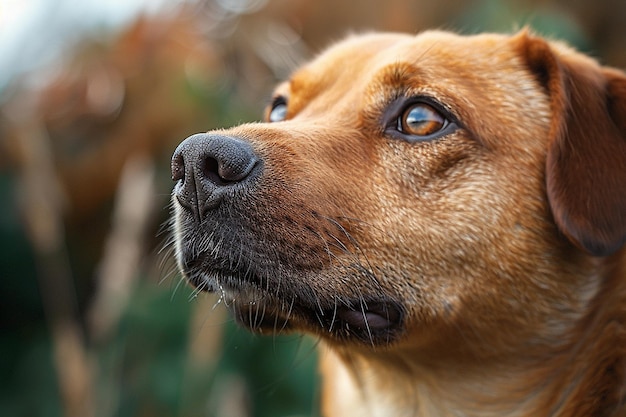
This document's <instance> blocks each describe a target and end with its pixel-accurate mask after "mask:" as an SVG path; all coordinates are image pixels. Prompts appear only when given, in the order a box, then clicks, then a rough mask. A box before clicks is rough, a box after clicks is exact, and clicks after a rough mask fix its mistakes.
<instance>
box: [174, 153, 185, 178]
mask: <svg viewBox="0 0 626 417" xmlns="http://www.w3.org/2000/svg"><path fill="white" fill-rule="evenodd" d="M171 168H172V181H180V180H182V179H184V178H185V160H184V159H183V155H182V154H180V153H179V154H176V155H174V157H173V158H172V167H171Z"/></svg>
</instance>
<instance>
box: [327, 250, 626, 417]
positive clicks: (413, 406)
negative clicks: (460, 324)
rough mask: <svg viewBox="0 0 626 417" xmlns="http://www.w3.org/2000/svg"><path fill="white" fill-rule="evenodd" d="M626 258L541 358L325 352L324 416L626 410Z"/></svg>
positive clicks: (529, 352)
mask: <svg viewBox="0 0 626 417" xmlns="http://www.w3.org/2000/svg"><path fill="white" fill-rule="evenodd" d="M625 258H626V254H625V251H622V254H621V255H619V256H618V257H616V259H619V261H618V262H617V263H616V264H614V267H612V268H610V269H611V270H610V271H608V270H605V272H606V273H605V274H604V275H603V276H602V277H596V279H595V280H594V281H596V282H597V285H596V286H594V288H593V289H591V290H588V291H591V293H592V294H590V296H589V300H588V303H587V307H588V308H587V310H586V312H585V313H584V314H581V315H580V316H579V317H578V318H577V319H573V320H571V321H570V322H567V321H561V322H559V323H558V325H559V326H561V327H562V336H561V337H560V338H558V339H560V340H557V338H555V339H554V340H543V341H542V343H541V345H540V346H538V347H537V348H536V349H532V348H529V347H528V345H526V346H523V347H519V348H518V349H515V348H513V349H512V350H511V351H509V352H507V353H505V354H501V355H498V354H495V355H493V354H490V356H488V357H487V356H483V357H479V356H478V355H476V353H475V352H474V353H471V354H468V355H466V356H463V355H458V351H457V352H456V353H457V355H449V354H447V353H446V352H445V347H442V346H440V347H439V348H438V349H436V350H435V351H434V352H437V351H439V349H442V351H443V352H444V353H442V354H441V355H439V354H437V353H435V354H433V353H432V352H431V353H430V354H427V355H424V354H423V351H421V352H415V351H411V350H394V351H389V352H381V351H378V352H371V351H370V352H368V351H363V352H358V351H357V350H355V349H346V348H339V349H323V351H322V354H321V356H322V367H323V369H322V371H323V374H324V375H325V386H324V389H323V397H324V405H323V407H324V410H323V411H324V413H325V414H324V415H325V416H328V417H335V416H344V415H359V416H372V417H388V416H407V417H409V416H411V417H443V416H455V417H458V416H465V417H471V416H480V417H488V416H499V417H502V416H509V417H518V416H519V417H528V416H535V415H539V414H537V413H538V411H537V410H543V411H542V412H545V410H551V413H550V414H549V415H551V416H559V417H569V416H576V415H594V416H612V415H613V414H612V413H611V410H612V409H614V408H615V407H616V406H617V405H618V404H620V403H622V404H623V403H624V402H626V392H620V391H619V390H620V388H619V387H621V386H624V382H625V381H626V283H624V279H623V277H624V276H626V263H625V262H624V260H625ZM615 265H617V266H615ZM607 280H615V281H619V282H621V284H615V283H613V284H611V285H605V284H607V282H606V281H607ZM605 288H611V289H612V291H611V293H610V294H609V293H607V291H606V290H605ZM616 289H617V291H616ZM600 300H601V301H600ZM566 335H568V336H566ZM462 342H463V341H462V340H457V342H456V345H457V346H458V345H460V344H462ZM448 343H449V344H450V343H454V342H452V341H449V342H448ZM488 349H489V346H484V350H488ZM581 364H582V365H581ZM574 365H577V366H574ZM565 404H567V408H564V407H565V406H564V405H565Z"/></svg>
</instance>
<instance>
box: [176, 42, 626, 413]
mask: <svg viewBox="0 0 626 417" xmlns="http://www.w3.org/2000/svg"><path fill="white" fill-rule="evenodd" d="M276 97H279V100H278V101H276V102H275V103H279V104H280V103H283V102H284V103H285V104H286V108H287V113H286V118H285V120H284V121H277V122H276V123H254V124H245V125H241V126H238V127H235V128H232V129H229V130H221V131H216V132H209V134H207V136H206V138H208V139H203V140H206V141H208V142H207V143H209V142H210V141H213V140H216V139H215V138H216V137H218V136H220V137H223V136H226V137H229V138H237V139H238V140H242V141H245V142H246V143H248V144H249V145H250V146H251V149H253V152H254V155H255V156H256V157H257V158H258V159H259V161H260V162H259V163H258V164H257V166H258V168H257V169H256V170H253V171H251V172H252V173H251V174H250V175H249V177H250V178H249V179H246V180H245V181H244V180H241V183H239V182H238V183H237V184H235V185H232V184H226V185H221V186H222V187H223V189H221V190H220V192H222V191H223V197H221V200H220V201H219V205H216V206H212V208H211V209H210V210H209V211H207V212H206V213H204V212H202V213H200V212H199V211H198V209H197V207H200V203H199V202H197V201H196V202H192V203H190V204H189V203H188V204H187V208H185V207H186V206H185V204H181V203H180V201H181V199H182V198H183V197H184V196H185V195H186V194H184V193H182V192H181V189H182V187H186V186H188V185H185V184H188V183H189V181H190V179H189V178H190V176H193V175H195V176H196V177H195V178H196V182H197V183H198V180H197V176H198V175H201V174H199V173H198V171H194V172H193V173H192V172H191V171H189V170H190V169H191V168H189V165H192V164H191V163H190V162H189V158H190V156H189V155H190V153H189V152H187V150H186V148H185V146H184V143H183V145H181V147H179V150H177V153H176V154H175V157H174V162H173V171H174V172H175V174H174V176H175V179H177V180H178V184H177V188H176V189H175V191H174V207H175V212H176V213H175V218H176V221H175V233H176V241H177V243H176V245H177V256H178V261H179V264H180V266H181V269H182V270H183V272H184V273H185V274H186V275H187V276H188V277H189V278H190V279H191V280H192V281H193V282H194V283H195V284H196V285H199V286H200V287H201V288H204V289H208V290H215V291H219V292H220V293H221V295H222V298H223V301H224V302H225V303H226V304H227V305H229V306H231V308H232V309H233V311H234V314H235V317H236V318H237V319H238V321H239V322H240V323H241V324H243V325H244V326H247V327H249V328H250V329H251V330H254V331H258V332H271V331H278V332H280V331H302V332H306V333H310V334H312V335H315V336H316V337H319V338H320V339H321V341H322V343H321V344H322V347H321V358H322V363H321V370H322V374H323V378H324V388H323V412H324V414H325V416H328V417H337V416H377V417H399V416H407V417H408V416H422V417H426V416H428V417H434V416H483V417H485V416H511V417H513V416H558V417H573V416H598V417H600V416H606V417H609V416H611V417H617V416H626V249H624V243H625V239H626V75H625V74H624V73H623V72H621V71H618V70H615V69H609V68H606V67H602V66H600V65H598V64H597V63H596V62H595V61H594V60H592V59H590V58H588V57H585V56H583V55H582V54H579V53H577V52H575V51H573V50H572V49H570V48H569V47H567V46H564V45H563V44H560V43H556V42H550V41H546V40H544V39H543V38H540V37H537V36H534V35H532V34H530V33H529V32H528V31H523V32H521V33H519V34H517V35H514V36H504V35H478V36H471V37H462V36H457V35H453V34H450V33H445V32H426V33H423V34H421V35H419V36H417V37H413V36H408V35H399V34H371V35H362V36H355V37H352V38H349V39H347V40H345V41H343V42H341V43H339V44H337V45H335V46H333V47H332V48H330V49H329V50H328V51H326V52H324V53H323V54H322V55H320V56H319V57H318V58H317V59H315V60H314V61H313V62H311V63H309V64H307V65H306V66H304V67H303V68H302V69H300V70H298V71H297V72H296V73H295V74H294V75H293V77H292V80H291V81H290V82H286V83H284V84H282V85H281V86H279V87H278V88H277V90H276ZM414 103H426V104H428V105H434V106H435V108H436V109H437V110H438V111H439V112H440V113H441V114H443V115H444V116H445V117H446V118H447V120H448V124H447V125H446V126H448V128H446V129H442V130H441V131H440V132H437V133H436V134H435V135H434V136H432V137H428V138H417V137H415V136H411V135H407V134H406V132H403V131H399V128H398V126H399V125H398V119H399V118H402V115H403V114H404V113H403V110H404V109H406V108H408V107H410V106H411V105H412V104H414ZM270 112H271V109H268V113H267V115H266V118H268V119H269V117H270ZM220 140H221V139H220ZM194 149H195V148H194ZM183 160H184V164H183V163H182V162H181V161H183ZM218 162H219V163H220V164H221V163H222V161H218ZM220 167H221V165H220ZM183 169H186V170H187V171H185V174H184V175H183V174H181V173H180V171H181V170H183ZM220 169H221V168H220ZM191 170H193V169H191ZM203 172H204V171H203ZM219 172H221V171H219ZM238 181H239V179H238ZM196 186H197V185H196ZM228 187H231V188H228ZM190 207H191V208H190ZM194 210H195V211H196V213H195V215H192V214H193V213H191V212H192V211H194ZM203 216H204V217H203Z"/></svg>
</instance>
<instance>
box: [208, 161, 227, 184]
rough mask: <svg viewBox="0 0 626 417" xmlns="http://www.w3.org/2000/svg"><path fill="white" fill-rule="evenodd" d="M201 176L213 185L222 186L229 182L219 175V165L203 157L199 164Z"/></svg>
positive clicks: (217, 162)
mask: <svg viewBox="0 0 626 417" xmlns="http://www.w3.org/2000/svg"><path fill="white" fill-rule="evenodd" d="M201 170H202V176H203V177H204V178H206V179H208V180H210V181H212V182H213V183H215V184H218V185H222V184H225V183H227V182H229V181H228V180H227V179H225V178H223V177H222V176H221V175H220V163H219V161H218V160H217V159H215V158H212V157H210V156H207V157H205V158H204V159H203V160H202V162H201Z"/></svg>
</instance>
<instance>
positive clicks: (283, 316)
mask: <svg viewBox="0 0 626 417" xmlns="http://www.w3.org/2000/svg"><path fill="white" fill-rule="evenodd" d="M200 264H201V262H199V261H196V262H195V263H192V265H193V267H192V268H189V267H188V268H186V274H185V275H186V277H187V279H188V280H189V282H190V283H191V284H193V285H194V286H196V287H197V288H198V289H199V290H202V291H207V292H216V293H218V295H219V296H220V300H221V301H223V302H224V304H225V305H227V306H228V307H229V308H230V309H231V311H232V312H233V316H234V317H235V320H236V321H237V323H238V324H240V325H241V326H243V327H246V328H248V329H249V330H251V331H253V332H256V333H262V334H266V333H281V332H290V331H305V332H310V333H314V334H316V335H319V336H322V337H324V338H326V339H329V340H334V341H338V342H344V343H345V342H357V343H364V344H367V345H372V346H373V345H388V344H390V343H392V342H393V341H394V340H396V338H397V337H398V336H399V334H400V333H401V330H402V321H403V316H404V310H403V308H402V304H401V303H400V302H398V301H396V300H394V299H392V298H391V297H389V296H387V295H380V294H377V295H371V294H368V295H363V296H360V297H345V296H343V297H342V296H337V295H335V294H311V293H310V292H307V291H300V290H299V288H294V287H293V285H289V284H288V283H287V282H286V281H291V280H289V279H285V280H284V281H285V282H283V284H282V287H283V288H279V289H277V288H275V286H274V285H272V283H271V282H269V283H268V280H267V279H265V278H261V277H260V276H259V275H257V274H255V273H253V272H252V271H251V269H247V270H246V273H245V274H242V273H240V272H236V271H225V270H218V269H207V268H206V265H203V267H202V268H198V266H199V265H200ZM188 266H189V265H188ZM275 280H276V282H280V280H281V278H280V277H275Z"/></svg>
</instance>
